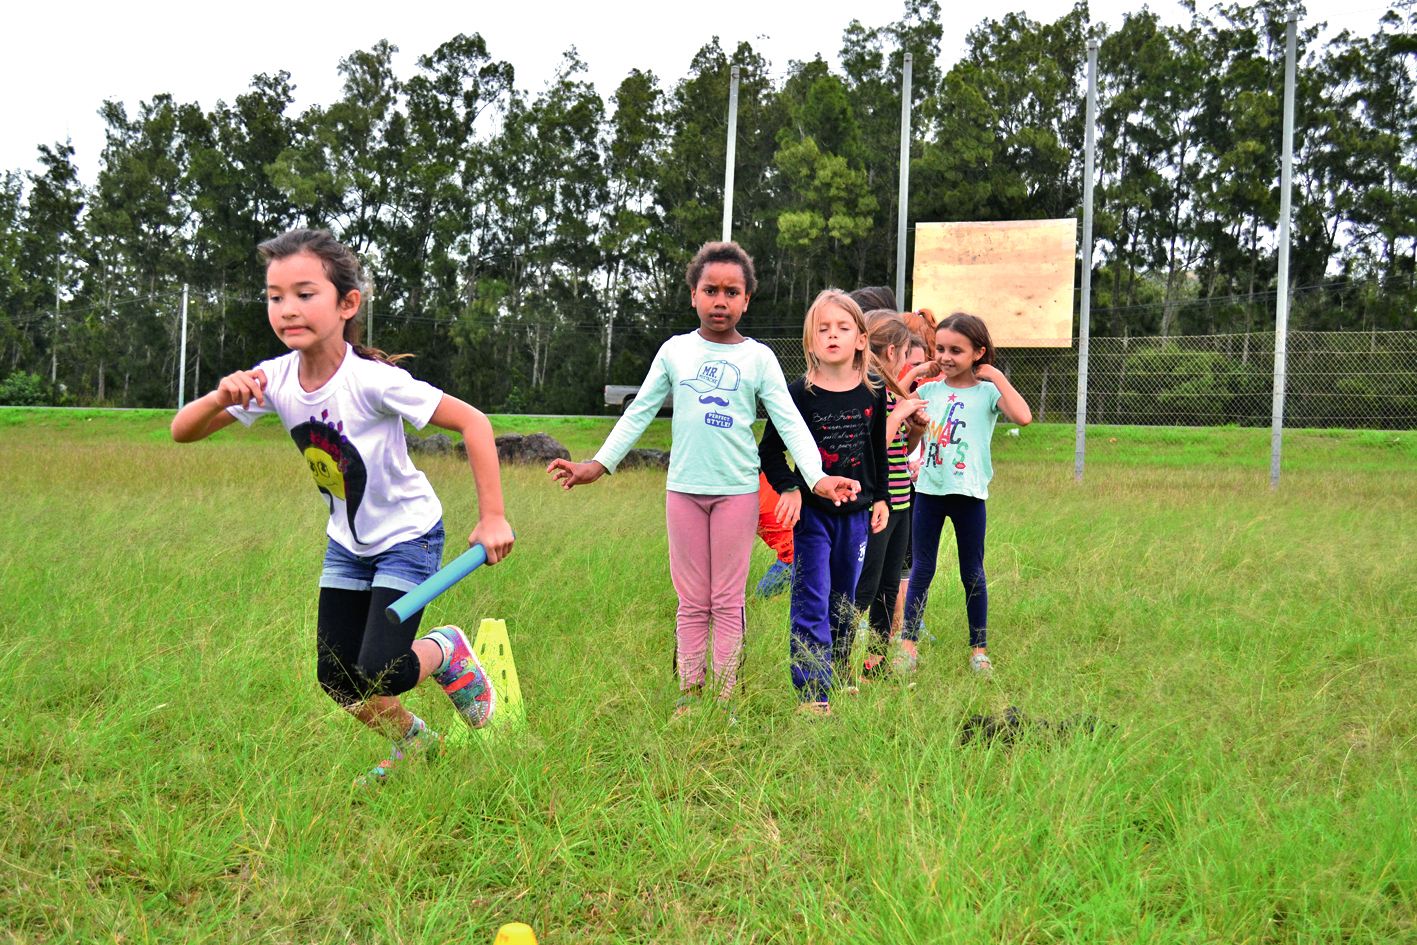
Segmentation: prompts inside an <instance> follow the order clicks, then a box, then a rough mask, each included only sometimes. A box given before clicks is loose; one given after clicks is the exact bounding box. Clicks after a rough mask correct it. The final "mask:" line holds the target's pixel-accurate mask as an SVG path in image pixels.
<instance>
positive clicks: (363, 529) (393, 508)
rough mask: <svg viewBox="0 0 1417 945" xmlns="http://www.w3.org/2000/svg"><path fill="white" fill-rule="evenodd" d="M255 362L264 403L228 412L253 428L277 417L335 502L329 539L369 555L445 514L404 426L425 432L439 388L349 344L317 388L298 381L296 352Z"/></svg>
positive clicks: (331, 502)
mask: <svg viewBox="0 0 1417 945" xmlns="http://www.w3.org/2000/svg"><path fill="white" fill-rule="evenodd" d="M256 367H257V368H259V369H260V370H261V371H263V372H265V375H266V403H265V406H263V407H261V406H256V405H255V404H254V403H251V404H248V405H247V406H246V407H244V408H242V407H228V408H227V412H228V413H230V414H231V415H232V416H233V417H235V418H236V419H237V420H240V421H241V422H242V423H244V424H245V425H246V426H248V427H249V426H250V425H251V424H252V423H254V422H255V421H256V418H257V417H260V416H262V415H263V414H267V413H275V414H276V415H277V416H278V417H280V422H281V425H282V426H284V427H285V429H286V430H287V431H288V432H289V433H290V436H291V438H292V439H293V440H295V445H296V447H297V448H298V449H299V450H300V451H301V453H303V454H304V456H305V460H306V462H307V463H309V465H310V473H311V475H312V476H313V477H314V479H315V486H316V487H317V488H318V489H319V490H320V492H321V494H322V495H323V496H324V497H325V498H326V499H327V500H328V502H329V507H330V521H329V525H328V526H327V528H326V533H327V534H328V535H329V536H330V537H331V538H333V539H334V540H335V541H337V542H339V543H340V544H341V545H342V546H344V547H345V548H346V549H348V550H349V551H350V552H352V553H354V554H356V555H361V556H364V557H370V556H373V555H377V554H380V553H381V552H384V551H387V550H388V549H390V548H392V547H393V546H394V545H397V544H398V543H399V542H404V541H411V540H413V539H415V538H419V537H421V536H422V535H424V534H425V533H426V532H427V531H428V530H429V529H430V528H432V527H433V526H434V525H436V524H437V523H438V521H439V519H441V518H442V517H443V506H442V503H440V502H439V501H438V496H437V495H435V494H434V492H433V487H432V486H431V485H430V484H429V482H428V477H426V476H424V475H423V473H421V472H419V471H418V469H417V468H416V467H415V466H414V465H413V463H412V462H411V461H410V460H409V458H408V448H407V446H406V445H405V442H404V432H403V422H404V421H405V420H407V421H408V422H409V423H411V424H413V426H414V427H415V428H417V429H420V430H421V429H423V427H424V426H425V425H426V424H427V423H428V420H429V419H430V418H431V417H432V416H433V412H434V411H435V410H437V408H438V404H439V402H440V401H441V400H442V399H443V393H442V391H440V390H438V388H436V387H434V386H433V385H432V384H428V383H425V382H424V381H420V380H417V379H415V378H414V377H413V376H412V375H411V374H409V373H408V372H407V371H405V370H404V369H403V368H400V367H395V366H393V365H391V364H384V363H383V362H381V361H371V360H369V359H368V358H361V357H360V356H359V355H357V354H355V353H354V349H353V348H352V347H350V346H348V345H346V346H345V352H344V360H343V361H342V362H340V366H339V369H338V370H336V371H335V374H334V376H333V377H331V378H330V379H329V380H328V381H327V382H326V383H325V384H324V385H323V386H321V387H320V388H319V389H318V390H313V391H306V390H303V389H302V388H301V387H300V377H299V370H300V355H299V353H298V352H295V351H292V352H290V353H289V354H286V355H282V356H281V357H278V358H272V359H271V360H269V361H262V362H261V363H260V364H258V365H256Z"/></svg>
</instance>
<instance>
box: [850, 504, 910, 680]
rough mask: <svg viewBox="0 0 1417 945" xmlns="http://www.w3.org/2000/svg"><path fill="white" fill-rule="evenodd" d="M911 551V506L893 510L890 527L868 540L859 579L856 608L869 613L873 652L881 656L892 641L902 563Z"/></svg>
mask: <svg viewBox="0 0 1417 945" xmlns="http://www.w3.org/2000/svg"><path fill="white" fill-rule="evenodd" d="M909 551H910V509H903V510H900V511H897V510H895V509H892V510H891V514H890V518H889V519H887V520H886V527H885V528H883V529H881V530H880V531H879V532H876V533H875V534H873V535H871V537H870V538H868V539H866V560H865V561H864V562H863V563H862V565H861V579H860V580H859V581H857V582H856V609H857V610H864V611H866V612H867V614H868V618H869V621H870V624H871V642H870V651H871V652H872V653H874V654H877V655H883V654H884V653H885V652H886V645H887V644H888V643H889V642H890V638H891V619H892V618H893V617H894V616H895V601H896V598H897V597H899V596H900V568H901V563H902V562H903V561H905V556H906V553H907V552H909Z"/></svg>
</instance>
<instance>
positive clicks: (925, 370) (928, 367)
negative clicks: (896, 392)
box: [901, 358, 940, 387]
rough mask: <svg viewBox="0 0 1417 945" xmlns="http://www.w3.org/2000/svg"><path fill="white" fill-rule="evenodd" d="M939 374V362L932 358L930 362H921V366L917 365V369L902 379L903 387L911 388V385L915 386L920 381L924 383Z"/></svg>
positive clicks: (913, 369) (911, 370)
mask: <svg viewBox="0 0 1417 945" xmlns="http://www.w3.org/2000/svg"><path fill="white" fill-rule="evenodd" d="M939 373H940V362H939V361H936V360H935V359H934V358H931V359H930V360H929V361H921V362H920V363H919V364H917V365H915V367H913V368H911V369H910V371H909V373H907V374H906V375H905V377H904V378H902V379H901V386H902V387H909V386H910V385H911V384H914V383H916V382H918V381H923V380H925V378H927V377H934V376H935V375H936V374H939Z"/></svg>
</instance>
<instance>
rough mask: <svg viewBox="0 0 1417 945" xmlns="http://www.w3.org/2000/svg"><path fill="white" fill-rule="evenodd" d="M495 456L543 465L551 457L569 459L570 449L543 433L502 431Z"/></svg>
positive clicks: (513, 461) (504, 459)
mask: <svg viewBox="0 0 1417 945" xmlns="http://www.w3.org/2000/svg"><path fill="white" fill-rule="evenodd" d="M458 445H459V447H461V446H462V444H458ZM463 452H464V453H465V452H466V450H464V451H463ZM497 458H498V459H499V460H501V461H502V462H504V463H531V464H533V465H541V466H544V465H546V464H547V463H549V462H551V461H552V460H553V459H570V458H571V451H570V450H568V449H566V448H565V447H564V446H562V445H561V443H560V442H559V441H558V440H557V439H556V438H555V437H553V436H550V435H548V434H545V433H526V434H522V433H503V434H502V435H501V436H499V437H497Z"/></svg>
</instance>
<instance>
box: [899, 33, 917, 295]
mask: <svg viewBox="0 0 1417 945" xmlns="http://www.w3.org/2000/svg"><path fill="white" fill-rule="evenodd" d="M913 62H914V59H913V58H912V56H911V55H910V53H906V54H905V58H904V59H903V60H902V61H901V64H900V195H899V196H898V197H897V198H896V214H895V216H896V220H895V299H896V304H897V305H900V306H904V305H905V220H906V217H907V215H908V211H909V210H910V73H911V68H912V64H913Z"/></svg>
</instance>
